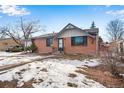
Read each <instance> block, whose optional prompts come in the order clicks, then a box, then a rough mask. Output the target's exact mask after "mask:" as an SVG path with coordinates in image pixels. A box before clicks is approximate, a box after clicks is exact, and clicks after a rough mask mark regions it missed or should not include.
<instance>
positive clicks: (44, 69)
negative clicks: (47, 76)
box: [40, 68, 48, 72]
mask: <svg viewBox="0 0 124 93" xmlns="http://www.w3.org/2000/svg"><path fill="white" fill-rule="evenodd" d="M40 71H43V72H48V70H47V69H46V68H43V69H41V70H40Z"/></svg>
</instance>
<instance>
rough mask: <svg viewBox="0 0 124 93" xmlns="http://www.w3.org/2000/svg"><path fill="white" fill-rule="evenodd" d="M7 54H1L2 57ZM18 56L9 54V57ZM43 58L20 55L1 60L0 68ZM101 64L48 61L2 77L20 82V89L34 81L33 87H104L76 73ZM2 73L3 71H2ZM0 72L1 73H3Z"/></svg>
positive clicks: (30, 64)
mask: <svg viewBox="0 0 124 93" xmlns="http://www.w3.org/2000/svg"><path fill="white" fill-rule="evenodd" d="M3 55H6V53H5V54H4V53H3V54H2V53H0V56H3ZM12 55H18V54H13V53H12V54H11V53H10V54H7V56H12ZM39 57H40V58H41V56H36V55H35V56H34V55H32V56H31V55H30V56H29V55H23V56H22V55H21V56H20V55H18V56H17V57H6V59H3V60H0V66H3V65H7V64H14V63H19V62H25V61H29V60H32V59H35V58H39ZM0 58H1V57H0ZM99 64H100V62H99V60H98V59H92V60H88V59H87V60H83V61H79V60H69V59H47V60H44V61H35V62H33V63H28V64H26V65H23V66H20V67H16V68H13V69H10V70H7V71H6V73H3V74H1V75H0V80H1V81H12V80H13V79H16V80H18V85H17V86H18V87H21V86H22V85H23V84H24V82H27V81H29V80H34V81H35V82H33V83H32V86H33V87H37V88H39V87H45V88H46V87H50V88H56V87H59V88H66V87H69V86H68V84H67V83H73V84H75V85H77V87H83V88H85V87H102V88H103V87H104V86H103V85H102V84H100V83H98V82H96V81H94V80H91V79H88V78H86V77H85V75H83V74H79V73H76V72H75V70H77V69H78V68H77V67H82V66H83V67H85V66H96V65H99ZM1 72H2V71H1ZM1 72H0V73H1ZM70 73H73V74H76V77H69V74H70Z"/></svg>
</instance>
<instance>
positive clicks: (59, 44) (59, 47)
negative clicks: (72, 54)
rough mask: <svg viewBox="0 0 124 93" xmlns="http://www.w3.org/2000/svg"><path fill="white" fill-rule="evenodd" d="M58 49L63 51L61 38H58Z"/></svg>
mask: <svg viewBox="0 0 124 93" xmlns="http://www.w3.org/2000/svg"><path fill="white" fill-rule="evenodd" d="M58 50H59V51H63V50H64V42H63V38H59V39H58Z"/></svg>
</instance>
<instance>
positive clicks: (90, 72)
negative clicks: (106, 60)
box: [76, 68, 124, 88]
mask: <svg viewBox="0 0 124 93" xmlns="http://www.w3.org/2000/svg"><path fill="white" fill-rule="evenodd" d="M76 72H78V73H81V74H85V75H87V76H86V77H87V78H90V79H93V80H95V81H97V82H99V83H101V84H103V85H104V86H106V87H108V88H124V78H119V77H114V76H113V75H112V74H111V73H110V72H108V71H104V70H99V69H98V68H97V69H96V68H84V69H83V70H81V69H80V70H76Z"/></svg>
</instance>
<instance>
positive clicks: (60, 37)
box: [33, 23, 99, 55]
mask: <svg viewBox="0 0 124 93" xmlns="http://www.w3.org/2000/svg"><path fill="white" fill-rule="evenodd" d="M98 33H99V30H98V28H93V29H81V28H79V27H77V26H75V25H73V24H71V23H69V24H68V25H66V26H65V27H64V28H63V29H62V30H61V31H60V32H59V33H50V34H46V35H41V36H39V37H35V38H33V42H34V44H35V45H36V47H37V51H38V52H39V53H54V52H57V51H60V52H63V53H66V54H88V55H92V54H97V52H98V49H99V48H98Z"/></svg>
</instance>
